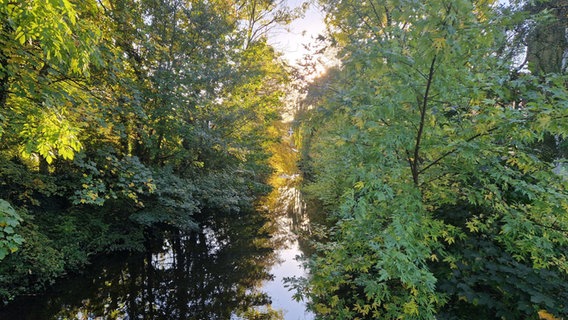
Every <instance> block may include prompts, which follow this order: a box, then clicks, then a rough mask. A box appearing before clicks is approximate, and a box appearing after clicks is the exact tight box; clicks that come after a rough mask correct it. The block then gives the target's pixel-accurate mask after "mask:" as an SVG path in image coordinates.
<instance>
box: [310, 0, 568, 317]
mask: <svg viewBox="0 0 568 320" xmlns="http://www.w3.org/2000/svg"><path fill="white" fill-rule="evenodd" d="M560 2H561V1H558V2H554V1H552V2H549V4H550V5H553V4H558V3H560ZM320 3H321V5H322V6H323V8H324V10H325V11H326V13H327V18H326V20H327V23H328V30H329V32H328V33H329V34H328V38H329V42H330V43H331V45H332V46H334V47H335V48H336V50H337V52H338V60H339V61H340V65H339V66H338V67H336V69H335V70H332V71H331V72H330V74H329V76H327V77H325V78H322V79H321V80H320V82H319V83H318V82H316V83H314V84H313V87H314V88H316V89H317V88H319V89H317V90H316V89H314V90H316V91H315V92H316V94H315V95H314V96H312V97H315V98H312V99H310V103H312V107H311V108H310V109H309V110H308V111H306V112H305V113H304V115H303V119H304V120H300V122H301V129H302V132H303V138H302V139H303V141H304V142H303V143H304V151H303V154H304V159H303V162H302V163H303V166H304V172H308V173H310V175H309V176H308V177H307V178H308V179H311V182H309V183H308V186H307V187H306V191H307V192H308V193H309V194H311V195H312V196H314V197H317V198H319V199H321V200H322V201H323V203H324V204H326V205H327V211H328V217H329V221H330V227H329V238H328V239H326V240H325V241H320V242H319V243H318V245H317V248H318V250H319V252H318V254H317V255H316V256H315V257H314V258H313V259H312V260H311V262H310V269H311V277H310V279H308V280H309V281H308V282H306V283H304V285H303V286H300V288H301V290H302V292H304V294H305V295H306V296H307V297H308V298H309V299H310V301H311V308H312V309H313V310H314V311H316V312H317V313H318V314H319V315H320V316H321V318H326V319H327V318H333V319H367V318H384V319H393V318H397V319H399V318H400V319H432V318H434V317H435V318H440V319H458V318H459V319H461V318H464V317H465V318H468V317H470V316H471V315H472V314H475V315H476V317H477V318H484V319H495V318H503V319H518V318H531V317H532V318H535V317H538V312H539V311H541V312H545V313H551V314H554V315H556V316H565V315H566V314H568V305H567V304H566V301H568V296H567V295H566V292H568V291H567V290H566V289H567V288H568V282H567V280H568V275H567V272H568V268H567V267H568V264H567V262H566V254H567V251H566V250H567V249H566V248H567V239H568V237H567V235H568V234H567V232H568V214H567V210H568V193H567V190H566V186H567V183H568V179H567V178H566V176H565V175H563V174H559V168H561V167H562V165H561V163H562V161H564V159H563V158H562V154H563V153H562V152H561V150H562V146H561V144H562V141H563V140H564V139H565V138H566V135H567V134H568V121H566V119H567V117H568V104H567V103H568V100H567V98H568V96H567V93H568V91H567V90H566V76H565V75H564V74H563V73H559V72H557V73H553V72H552V70H559V68H558V69H553V68H550V69H548V70H551V71H550V72H549V73H543V72H542V71H541V70H542V68H541V67H538V68H540V69H539V70H537V63H536V61H535V60H533V59H532V58H531V56H530V55H529V59H528V69H527V65H526V61H525V62H522V60H523V59H520V57H522V53H523V52H524V51H525V48H526V44H527V43H529V45H530V46H533V45H534V44H535V41H533V42H532V43H531V42H529V40H527V39H531V35H533V34H534V33H531V32H536V31H534V30H538V28H541V27H543V26H545V25H548V24H550V23H556V22H555V21H557V20H556V17H555V15H554V11H550V10H542V11H540V12H539V13H538V14H535V12H534V10H533V9H534V8H529V7H528V6H523V5H521V4H518V5H511V6H506V7H505V6H500V5H499V4H497V3H496V2H494V1H470V0H464V1H427V2H421V1H403V0H401V1H398V0H393V1H390V0H389V1H364V2H358V1H351V0H322V1H320ZM553 7H554V6H553ZM535 26H538V28H537V27H535ZM561 37H563V36H561ZM534 38H535V37H534V36H533V37H532V39H534ZM537 42H538V41H537ZM565 49H566V47H564V50H565ZM529 51H530V48H529ZM538 62H539V63H542V60H539V61H538ZM321 88H325V89H324V90H323V92H322V89H321ZM550 137H553V138H552V140H553V141H554V143H553V144H554V149H555V150H556V151H555V152H554V153H553V155H552V156H545V152H543V150H544V148H543V146H544V145H546V142H547V141H548V140H547V139H549V138H550ZM549 142H550V141H549Z"/></svg>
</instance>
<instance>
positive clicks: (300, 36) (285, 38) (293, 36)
mask: <svg viewBox="0 0 568 320" xmlns="http://www.w3.org/2000/svg"><path fill="white" fill-rule="evenodd" d="M306 1H307V0H287V1H286V4H287V5H288V6H289V7H290V8H297V7H300V6H301V5H302V3H303V2H306ZM323 19H324V15H323V13H322V12H321V11H320V10H319V9H318V8H317V7H316V6H315V5H310V7H309V9H308V10H307V12H306V14H305V16H304V18H302V19H298V20H295V21H294V22H292V23H291V24H290V25H289V26H287V29H289V30H285V29H283V28H278V29H276V30H274V31H273V32H272V35H270V36H269V42H270V43H271V44H272V45H273V46H274V47H275V48H277V49H278V50H280V51H282V52H283V53H284V58H285V59H286V60H288V61H289V62H290V64H296V63H295V62H296V61H297V60H299V59H301V58H302V56H304V55H305V54H307V53H308V51H307V50H305V49H304V47H303V44H308V43H311V42H313V40H312V39H314V38H316V37H317V36H318V34H323V32H324V30H325V26H324V22H323Z"/></svg>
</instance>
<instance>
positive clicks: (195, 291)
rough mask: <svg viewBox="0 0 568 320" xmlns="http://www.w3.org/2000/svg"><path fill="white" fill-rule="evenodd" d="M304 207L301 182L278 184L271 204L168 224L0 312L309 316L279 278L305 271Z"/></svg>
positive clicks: (21, 315) (30, 315)
mask: <svg viewBox="0 0 568 320" xmlns="http://www.w3.org/2000/svg"><path fill="white" fill-rule="evenodd" d="M304 207H305V206H304V204H303V201H302V200H301V198H300V194H299V192H298V190H296V189H295V188H293V187H283V188H280V193H279V196H278V197H277V200H276V202H275V205H273V206H272V208H268V209H267V210H258V211H256V212H249V213H239V214H214V215H210V216H211V217H210V218H208V219H204V221H202V222H201V229H200V231H198V232H192V233H179V232H176V231H168V232H165V233H164V235H163V237H160V239H155V240H153V241H150V242H149V243H150V245H149V246H148V250H147V251H146V252H143V253H121V254H114V255H110V256H103V257H100V258H98V259H96V260H95V261H94V262H93V263H92V264H91V265H89V266H88V267H87V268H86V269H85V271H84V272H83V273H81V274H80V275H74V276H69V277H67V278H65V279H62V280H61V281H59V282H58V283H56V284H55V285H53V286H52V287H51V288H49V289H48V290H47V291H46V292H45V293H43V294H41V295H36V296H31V297H22V298H20V299H18V300H16V301H15V302H14V303H12V304H10V305H9V306H7V307H6V308H3V309H1V310H0V319H15V320H17V319H21V320H31V319H34V320H35V319H125V320H126V319H156V320H157V319H199V320H208V319H231V320H241V319H242V320H244V319H285V320H311V319H313V318H314V315H313V314H312V313H310V312H308V311H306V310H305V309H306V308H305V303H304V302H302V301H300V302H298V301H296V300H294V299H293V292H290V291H289V290H288V288H287V287H286V283H285V281H284V279H285V278H287V277H294V276H305V270H304V269H303V268H302V266H301V263H300V262H299V261H298V260H297V259H296V257H297V256H302V255H303V254H304V252H303V251H302V249H303V247H306V246H302V245H301V244H302V243H303V242H302V241H299V238H298V234H299V233H303V234H305V233H309V224H308V221H307V217H306V213H305V210H304ZM265 209H266V208H265Z"/></svg>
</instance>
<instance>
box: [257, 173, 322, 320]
mask: <svg viewBox="0 0 568 320" xmlns="http://www.w3.org/2000/svg"><path fill="white" fill-rule="evenodd" d="M290 178H291V179H290ZM294 178H295V177H293V176H290V177H289V181H291V182H293V180H294ZM277 192H278V195H277V199H276V201H275V202H274V206H273V208H269V211H270V213H271V215H273V216H274V217H275V222H276V224H277V226H278V230H277V231H276V233H275V234H274V237H276V241H277V243H281V244H282V245H281V247H279V248H277V251H276V254H277V263H276V264H274V265H273V266H272V268H271V269H270V271H269V272H270V273H271V274H272V275H273V276H274V279H272V280H270V281H265V282H264V283H263V286H262V290H263V291H264V292H266V293H267V294H268V295H269V296H270V297H271V299H272V304H271V306H272V308H274V309H275V310H281V311H282V312H283V315H284V319H286V320H305V319H314V315H313V314H312V313H311V312H308V311H306V305H305V303H304V302H303V301H300V302H297V301H296V300H294V298H293V292H291V291H289V290H288V288H287V287H286V284H285V281H284V279H285V278H290V277H303V276H306V270H304V268H303V266H302V264H301V262H300V261H298V257H299V256H303V252H302V250H301V248H300V244H299V241H298V234H299V233H309V231H310V224H309V219H308V216H307V212H306V204H305V202H304V201H303V199H302V195H301V192H300V190H298V189H297V188H295V187H293V186H283V187H280V188H278V191H277Z"/></svg>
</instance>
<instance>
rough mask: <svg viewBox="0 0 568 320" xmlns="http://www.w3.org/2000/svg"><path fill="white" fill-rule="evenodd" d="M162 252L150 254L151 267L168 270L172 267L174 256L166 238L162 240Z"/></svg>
mask: <svg viewBox="0 0 568 320" xmlns="http://www.w3.org/2000/svg"><path fill="white" fill-rule="evenodd" d="M162 249H163V250H164V251H163V252H159V253H153V254H152V261H151V262H150V263H151V264H152V267H154V269H156V270H168V269H171V268H173V266H174V261H175V256H174V250H173V248H172V245H171V243H170V241H169V240H168V239H165V240H164V243H163V245H162Z"/></svg>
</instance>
